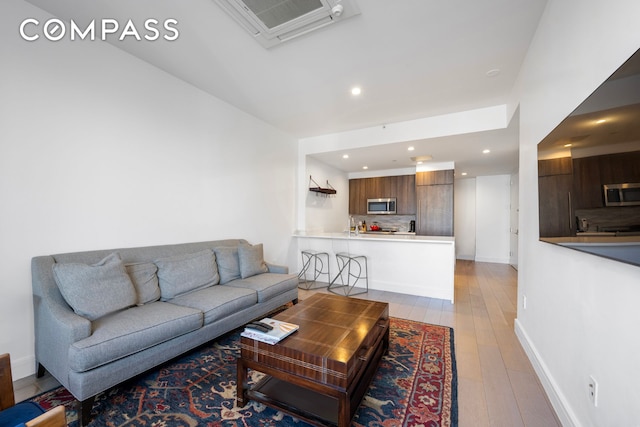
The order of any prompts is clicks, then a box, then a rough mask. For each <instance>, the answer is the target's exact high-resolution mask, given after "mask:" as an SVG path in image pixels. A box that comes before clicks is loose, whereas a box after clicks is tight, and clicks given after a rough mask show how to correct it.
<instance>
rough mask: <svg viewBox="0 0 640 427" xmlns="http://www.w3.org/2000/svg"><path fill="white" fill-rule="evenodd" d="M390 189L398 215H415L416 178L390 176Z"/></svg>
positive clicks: (413, 176) (411, 176) (412, 176)
mask: <svg viewBox="0 0 640 427" xmlns="http://www.w3.org/2000/svg"><path fill="white" fill-rule="evenodd" d="M390 178H391V188H392V193H393V194H394V196H393V197H395V198H396V199H397V200H396V210H397V213H398V215H415V214H416V176H415V175H399V176H392V177H390Z"/></svg>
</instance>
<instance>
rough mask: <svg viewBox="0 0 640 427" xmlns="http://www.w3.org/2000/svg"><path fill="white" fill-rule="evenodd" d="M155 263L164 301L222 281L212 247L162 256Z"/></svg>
mask: <svg viewBox="0 0 640 427" xmlns="http://www.w3.org/2000/svg"><path fill="white" fill-rule="evenodd" d="M155 265H156V266H158V281H159V284H160V294H161V300H162V301H168V300H170V299H172V298H175V297H177V296H179V295H182V294H186V293H187V292H192V291H195V290H198V289H203V288H206V287H209V286H213V285H216V284H218V283H219V282H220V275H219V274H218V267H217V266H216V256H215V254H214V252H213V250H211V249H205V250H203V251H199V252H195V253H191V254H185V255H175V256H171V257H167V258H161V259H158V260H156V261H155Z"/></svg>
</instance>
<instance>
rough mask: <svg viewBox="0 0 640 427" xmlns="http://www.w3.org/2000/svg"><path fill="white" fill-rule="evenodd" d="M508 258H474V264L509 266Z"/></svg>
mask: <svg viewBox="0 0 640 427" xmlns="http://www.w3.org/2000/svg"><path fill="white" fill-rule="evenodd" d="M509 261H510V260H509V258H492V257H479V256H477V257H476V262H494V263H496V264H509Z"/></svg>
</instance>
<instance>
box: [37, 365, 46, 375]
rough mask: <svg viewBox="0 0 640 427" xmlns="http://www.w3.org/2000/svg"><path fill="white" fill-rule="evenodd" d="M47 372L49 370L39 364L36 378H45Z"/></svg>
mask: <svg viewBox="0 0 640 427" xmlns="http://www.w3.org/2000/svg"><path fill="white" fill-rule="evenodd" d="M46 372H47V370H46V369H45V368H44V366H42V364H40V363H39V362H38V369H36V378H42V377H44V374H45V373H46Z"/></svg>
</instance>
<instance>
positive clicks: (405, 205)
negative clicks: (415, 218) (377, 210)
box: [349, 175, 416, 215]
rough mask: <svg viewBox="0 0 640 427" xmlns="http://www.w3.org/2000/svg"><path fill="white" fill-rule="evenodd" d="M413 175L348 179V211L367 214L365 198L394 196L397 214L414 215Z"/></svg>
mask: <svg viewBox="0 0 640 427" xmlns="http://www.w3.org/2000/svg"><path fill="white" fill-rule="evenodd" d="M415 180H416V177H415V175H400V176H383V177H375V178H359V179H350V180H349V213H350V214H351V215H366V214H367V199H377V198H380V197H395V198H396V199H397V200H396V203H397V205H396V211H397V214H398V215H415V213H416V194H415Z"/></svg>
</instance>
